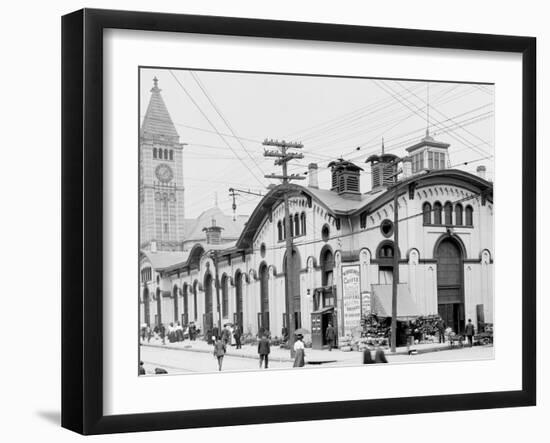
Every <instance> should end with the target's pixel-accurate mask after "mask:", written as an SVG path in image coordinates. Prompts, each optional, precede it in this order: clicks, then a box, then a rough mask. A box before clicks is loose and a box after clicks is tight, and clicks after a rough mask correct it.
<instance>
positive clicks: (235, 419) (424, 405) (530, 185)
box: [62, 9, 537, 434]
mask: <svg viewBox="0 0 550 443" xmlns="http://www.w3.org/2000/svg"><path fill="white" fill-rule="evenodd" d="M108 28H115V29H129V30H145V31H170V32H185V33H198V34H216V35H226V36H247V37H266V38H277V39H301V40H316V41H326V42H350V43H369V44H377V45H397V46H409V47H424V48H447V49H468V50H478V51H501V52H510V53H519V54H521V55H522V69H523V79H522V82H523V84H522V89H523V97H522V111H523V113H522V129H523V134H522V154H521V159H522V161H523V177H522V186H523V189H522V196H523V206H522V221H523V226H522V241H523V244H522V252H523V263H522V290H523V292H522V306H521V320H522V321H521V324H522V330H521V333H522V356H521V358H522V388H521V389H520V390H517V391H506V392H482V393H473V394H458V395H437V396H422V397H404V398H391V399H374V400H356V401H337V402H323V403H308V404H285V405H270V406H267V405H266V406H261V407H238V408H231V409H226V408H220V409H209V410H197V411H193V410H190V411H177V412H161V413H142V414H131V415H114V416H113V415H110V416H106V415H104V413H103V408H102V404H103V375H102V372H103V337H102V325H103V318H102V316H103V300H102V282H103V271H102V269H103V247H102V245H103V228H102V224H103V201H102V195H103V182H102V178H103V166H102V165H103V148H102V137H103V122H102V119H103V113H102V109H103V86H102V85H103V46H102V45H103V31H104V30H105V29H108ZM62 175H63V176H62V426H63V427H65V428H68V429H71V430H73V431H76V432H79V433H82V434H104V433H116V432H132V431H151V430H163V429H179V428H195V427H212V426H228V425H241V424H258V423H273V422H290V421H302V420H320V419H335V418H351V417H364V416H379V415H393V414H414V413H426V412H438V411H458V410H468V409H487V408H503V407H517V406H532V405H535V404H536V245H537V242H536V39H535V38H532V37H518V36H505V35H484V34H470V33H456V32H440V31H423V30H413V29H390V28H377V27H364V26H349V25H340V24H320V23H300V22H283V21H273V20H257V19H244V18H233V17H211V16H197V15H176V14H163V13H150V12H128V11H109V10H96V9H83V10H80V11H76V12H74V13H71V14H68V15H66V16H64V17H63V18H62ZM501 295H502V294H501Z"/></svg>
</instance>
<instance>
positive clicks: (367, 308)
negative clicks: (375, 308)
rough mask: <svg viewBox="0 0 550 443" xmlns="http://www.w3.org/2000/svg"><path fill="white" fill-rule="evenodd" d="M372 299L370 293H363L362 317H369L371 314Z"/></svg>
mask: <svg viewBox="0 0 550 443" xmlns="http://www.w3.org/2000/svg"><path fill="white" fill-rule="evenodd" d="M371 297H372V295H371V292H370V291H364V292H361V316H363V315H369V314H370V313H371V310H372V306H371Z"/></svg>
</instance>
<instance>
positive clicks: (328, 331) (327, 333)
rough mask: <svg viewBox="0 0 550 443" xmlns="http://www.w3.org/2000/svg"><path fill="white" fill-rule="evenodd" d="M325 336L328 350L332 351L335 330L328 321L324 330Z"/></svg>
mask: <svg viewBox="0 0 550 443" xmlns="http://www.w3.org/2000/svg"><path fill="white" fill-rule="evenodd" d="M325 338H326V339H327V343H328V350H329V351H332V348H333V347H334V343H335V342H336V331H335V330H334V328H333V326H332V323H329V324H328V326H327V329H326V330H325Z"/></svg>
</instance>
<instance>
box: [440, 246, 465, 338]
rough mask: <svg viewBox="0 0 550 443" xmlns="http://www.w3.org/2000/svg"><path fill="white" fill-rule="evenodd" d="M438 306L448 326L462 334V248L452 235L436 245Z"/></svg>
mask: <svg viewBox="0 0 550 443" xmlns="http://www.w3.org/2000/svg"><path fill="white" fill-rule="evenodd" d="M435 256H436V258H437V307H438V312H439V315H440V316H441V318H442V319H443V320H444V321H445V324H446V325H447V327H451V328H452V329H453V331H454V332H456V333H458V334H460V333H462V332H463V331H464V275H463V269H464V265H463V259H464V257H463V254H462V248H461V246H460V244H459V243H458V241H457V240H455V239H453V238H452V237H445V238H443V239H442V240H441V241H440V242H439V244H438V245H437V246H436V251H435Z"/></svg>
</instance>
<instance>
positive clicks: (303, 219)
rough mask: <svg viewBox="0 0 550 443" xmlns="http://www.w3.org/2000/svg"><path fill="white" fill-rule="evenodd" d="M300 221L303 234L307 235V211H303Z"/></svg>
mask: <svg viewBox="0 0 550 443" xmlns="http://www.w3.org/2000/svg"><path fill="white" fill-rule="evenodd" d="M300 222H301V224H302V229H301V232H302V235H306V213H305V212H302V213H301V214H300Z"/></svg>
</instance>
